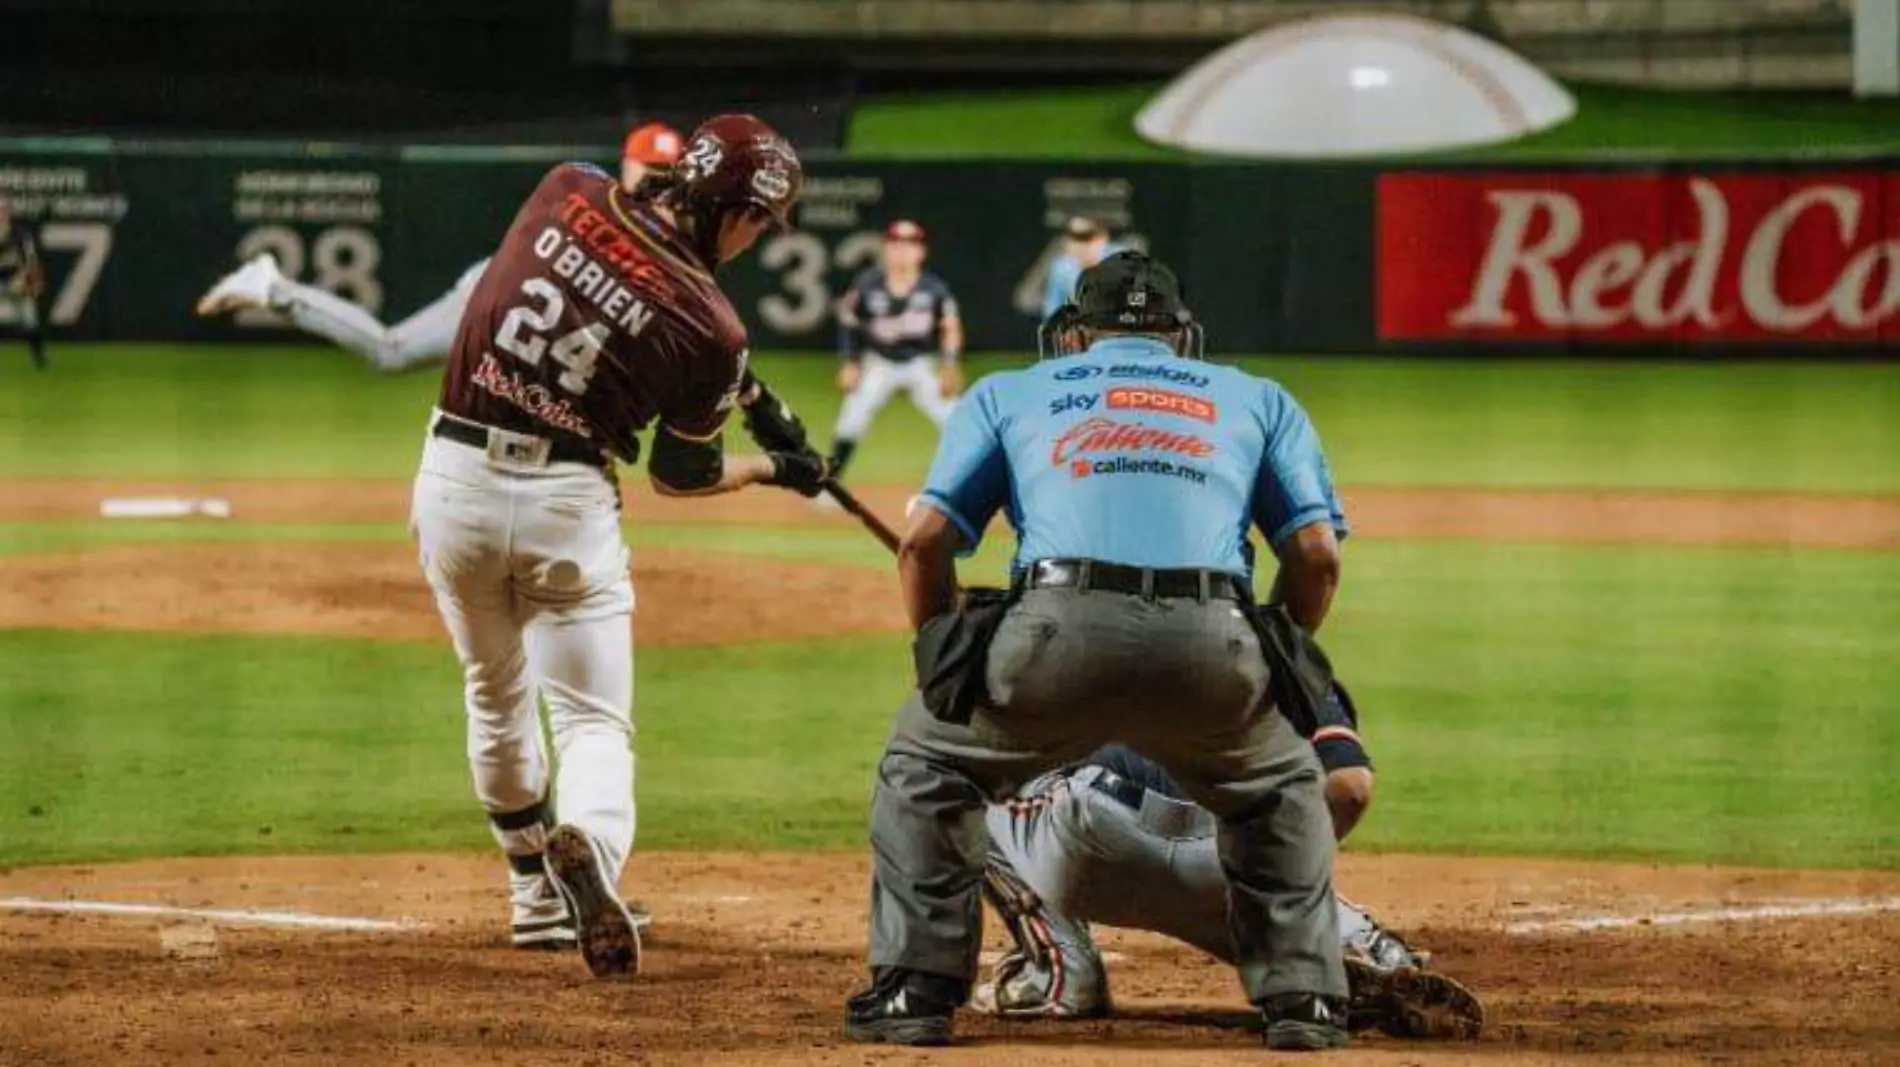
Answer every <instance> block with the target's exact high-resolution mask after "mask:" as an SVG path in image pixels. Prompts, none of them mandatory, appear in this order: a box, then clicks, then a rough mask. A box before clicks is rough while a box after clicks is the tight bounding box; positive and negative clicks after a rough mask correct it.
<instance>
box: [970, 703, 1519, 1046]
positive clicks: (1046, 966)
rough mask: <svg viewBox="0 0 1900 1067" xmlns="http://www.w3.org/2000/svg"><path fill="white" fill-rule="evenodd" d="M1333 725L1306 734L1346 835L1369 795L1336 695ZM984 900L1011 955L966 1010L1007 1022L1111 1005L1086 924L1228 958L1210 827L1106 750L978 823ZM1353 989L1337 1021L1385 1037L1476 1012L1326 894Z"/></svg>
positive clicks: (1127, 755)
mask: <svg viewBox="0 0 1900 1067" xmlns="http://www.w3.org/2000/svg"><path fill="white" fill-rule="evenodd" d="M1332 707H1333V712H1334V713H1333V716H1332V717H1331V720H1330V721H1328V722H1327V723H1325V724H1324V725H1322V726H1321V727H1320V728H1319V729H1318V730H1317V731H1315V732H1314V733H1313V735H1312V737H1311V738H1310V740H1312V742H1313V748H1314V751H1315V753H1316V754H1317V755H1318V756H1319V761H1320V766H1321V767H1323V768H1324V769H1325V771H1326V802H1327V807H1328V809H1329V811H1330V812H1331V815H1332V823H1333V834H1334V836H1335V837H1336V838H1337V839H1338V840H1340V841H1344V840H1345V839H1346V835H1347V834H1349V833H1351V832H1352V829H1353V827H1354V826H1355V825H1356V824H1357V823H1358V821H1359V818H1360V817H1361V816H1362V815H1363V814H1364V813H1365V810H1366V808H1367V806H1368V805H1369V804H1370V803H1371V799H1372V761H1371V758H1370V757H1369V756H1368V755H1367V754H1366V750H1365V748H1364V746H1363V745H1362V744H1361V742H1360V739H1359V735H1358V733H1357V729H1356V727H1357V725H1358V713H1357V711H1356V709H1355V708H1354V706H1353V703H1352V699H1351V698H1350V697H1349V696H1347V695H1346V691H1345V690H1344V689H1343V688H1336V689H1335V698H1334V701H1333V704H1332ZM987 821H988V824H989V831H990V856H989V862H988V865H987V867H986V869H985V872H984V895H985V896H986V897H987V898H988V899H989V901H990V904H991V905H992V906H993V907H994V908H995V909H996V912H997V914H998V915H999V916H1001V917H1002V919H1003V923H1004V926H1005V927H1006V928H1007V929H1008V930H1009V933H1010V936H1011V938H1012V939H1013V940H1014V941H1015V943H1016V947H1015V948H1014V949H1013V950H1012V951H1010V952H1009V953H1007V954H1006V955H1005V956H1004V957H1003V958H1002V959H1001V960H1000V961H999V962H998V963H997V964H996V966H995V968H994V969H993V970H992V972H991V976H990V980H989V981H987V982H985V983H983V984H982V985H980V986H978V987H977V989H976V992H975V994H974V995H973V996H972V998H971V1006H972V1007H974V1008H976V1009H977V1010H979V1011H984V1012H989V1013H992V1014H996V1015H1001V1016H1004V1017H1008V1018H1058V1019H1080V1018H1095V1017H1099V1016H1103V1015H1107V1014H1108V1013H1109V1011H1110V998H1109V991H1108V979H1107V975H1106V973H1105V972H1104V970H1103V967H1102V958H1101V954H1100V953H1099V952H1098V951H1097V950H1096V948H1095V944H1094V942H1093V940H1092V939H1091V938H1090V936H1089V923H1091V922H1097V923H1102V924H1103V925H1108V926H1123V927H1130V928H1134V929H1141V930H1148V931H1151V932H1154V933H1159V934H1165V935H1167V936H1169V937H1173V938H1176V939H1178V940H1180V941H1184V942H1186V943H1187V944H1190V945H1193V946H1194V947H1196V948H1199V949H1201V950H1202V951H1204V952H1207V953H1208V954H1210V955H1212V956H1215V957H1217V958H1219V959H1222V960H1226V961H1228V962H1232V961H1233V959H1234V948H1233V943H1232V935H1231V934H1230V933H1229V930H1228V925H1227V892H1226V889H1227V883H1226V877H1225V875H1223V874H1222V872H1221V864H1220V856H1219V853H1218V851H1217V849H1216V843H1215V830H1216V823H1215V820H1214V817H1213V816H1212V815H1211V814H1209V813H1208V812H1207V811H1206V810H1205V809H1203V808H1201V807H1199V806H1197V805H1195V804H1193V803H1192V802H1190V801H1188V800H1187V799H1185V795H1184V794H1183V792H1182V790H1181V787H1180V786H1179V785H1178V784H1176V783H1175V781H1174V779H1173V778H1171V777H1170V776H1169V775H1168V773H1167V772H1166V771H1165V770H1163V769H1162V768H1161V767H1160V766H1159V765H1158V764H1156V763H1155V762H1154V761H1152V760H1149V759H1146V758H1144V757H1142V756H1141V755H1139V754H1138V753H1136V752H1134V751H1132V750H1130V749H1127V748H1124V747H1121V746H1110V747H1107V748H1104V749H1101V750H1100V751H1098V752H1096V753H1095V754H1093V755H1092V756H1090V757H1089V758H1088V759H1087V760H1086V761H1085V762H1084V763H1083V764H1082V765H1081V766H1079V767H1075V768H1072V769H1069V770H1065V771H1060V772H1057V773H1054V774H1050V775H1046V776H1044V777H1042V778H1039V779H1037V780H1036V781H1034V782H1031V783H1030V784H1029V785H1028V786H1027V787H1025V788H1024V789H1023V790H1022V791H1021V792H1020V793H1018V794H1017V795H1016V797H1014V798H1013V799H1012V800H1010V801H1008V802H1006V803H1003V804H997V805H993V806H992V807H991V808H990V810H989V814H988V820H987ZM1334 908H1335V911H1336V912H1337V913H1338V917H1339V939H1340V946H1341V948H1342V950H1343V951H1344V953H1345V957H1346V960H1347V972H1346V973H1347V979H1348V984H1349V986H1350V988H1351V995H1350V1002H1349V1009H1348V1025H1349V1027H1350V1028H1352V1029H1371V1028H1375V1027H1376V1028H1378V1029H1380V1030H1382V1031H1384V1032H1385V1033H1388V1034H1390V1035H1392V1036H1395V1037H1410V1038H1458V1037H1475V1036H1477V1034H1478V1032H1479V1031H1480V1030H1481V1029H1482V1028H1483V1025H1484V1009H1483V1006H1482V1005H1481V1004H1480V1003H1479V1002H1478V1000H1477V998H1476V997H1474V996H1473V995H1472V994H1471V992H1470V991H1469V990H1467V989H1466V988H1465V987H1464V986H1463V985H1461V984H1459V983H1458V982H1456V981H1454V980H1453V979H1451V978H1448V977H1446V976H1444V975H1442V974H1439V973H1437V972H1435V971H1430V970H1428V968H1427V957H1426V956H1425V955H1424V954H1423V953H1420V952H1417V951H1415V950H1413V949H1412V948H1411V946H1409V945H1407V944H1406V943H1405V942H1404V941H1403V940H1402V939H1400V938H1399V937H1398V936H1397V935H1395V934H1392V933H1390V932H1388V931H1386V930H1384V929H1382V928H1380V926H1379V924H1378V923H1377V922H1376V921H1374V920H1373V918H1372V916H1371V915H1370V914H1369V913H1368V912H1367V911H1366V909H1364V908H1362V907H1360V906H1359V905H1357V904H1354V903H1352V902H1351V901H1349V900H1347V899H1346V898H1345V897H1343V896H1340V895H1339V894H1338V893H1335V894H1334Z"/></svg>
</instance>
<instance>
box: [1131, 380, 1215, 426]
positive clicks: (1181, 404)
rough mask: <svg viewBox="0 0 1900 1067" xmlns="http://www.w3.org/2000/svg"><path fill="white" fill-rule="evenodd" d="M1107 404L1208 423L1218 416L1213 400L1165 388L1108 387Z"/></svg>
mask: <svg viewBox="0 0 1900 1067" xmlns="http://www.w3.org/2000/svg"><path fill="white" fill-rule="evenodd" d="M1108 406H1109V408H1110V409H1111V410H1115V411H1154V412H1159V413H1161V414H1163V415H1182V416H1185V417H1187V418H1190V419H1199V420H1200V421H1202V422H1209V423H1211V422H1213V421H1215V420H1216V419H1218V418H1219V417H1220V409H1219V408H1218V407H1216V406H1215V404H1214V402H1213V401H1211V400H1203V399H1201V398H1200V397H1198V396H1190V395H1189V394H1187V393H1176V392H1172V391H1170V390H1167V389H1141V388H1120V389H1110V390H1109V391H1108Z"/></svg>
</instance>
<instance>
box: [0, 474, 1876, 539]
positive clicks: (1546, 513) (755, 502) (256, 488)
mask: <svg viewBox="0 0 1900 1067" xmlns="http://www.w3.org/2000/svg"><path fill="white" fill-rule="evenodd" d="M910 492H911V491H910V490H907V489H903V488H894V487H889V486H874V487H870V488H866V489H864V490H863V491H862V493H861V495H862V496H863V497H864V499H865V500H866V502H867V503H869V504H870V505H871V506H872V507H873V508H874V509H875V510H876V511H878V512H879V513H880V514H881V515H883V516H884V517H885V518H886V519H887V520H888V521H892V522H897V521H899V520H900V519H901V517H902V515H903V512H904V505H905V502H906V501H907V500H908V498H909V496H910ZM624 495H625V497H626V500H627V515H628V517H629V518H631V519H633V520H634V521H636V522H654V523H714V524H719V523H735V524H747V525H787V526H790V525H797V526H810V525H834V526H841V527H848V526H850V525H852V524H853V523H854V520H852V519H851V518H849V517H847V516H844V515H841V514H838V513H836V512H824V511H820V510H817V509H815V508H813V507H812V506H811V504H810V503H809V502H807V501H805V500H802V499H800V498H798V497H796V496H793V495H791V494H789V493H783V492H766V491H759V492H747V493H736V494H733V495H731V496H725V497H718V498H714V499H710V500H680V499H668V498H663V497H657V496H654V495H653V494H652V493H651V492H649V491H647V489H646V488H645V486H644V485H642V484H639V483H637V482H634V481H632V480H630V481H629V483H628V485H627V486H626V487H625V493H624ZM1344 495H1345V499H1346V509H1347V512H1348V513H1349V514H1350V515H1351V516H1352V520H1353V527H1354V530H1355V531H1356V533H1357V535H1358V536H1361V537H1373V538H1387V537H1390V538H1400V537H1405V538H1460V539H1474V540H1486V541H1521V542H1572V543H1600V544H1619V543H1657V544H1678V545H1773V546H1790V547H1795V546H1800V547H1817V548H1886V549H1893V548H1900V497H1891V496H1849V495H1831V494H1810V493H1717V492H1680V491H1624V490H1619V491H1597V490H1496V489H1456V488H1444V489H1414V488H1380V487H1370V486H1369V487H1355V488H1349V489H1347V490H1346V491H1345V494H1344ZM112 497H183V498H216V499H220V500H224V501H226V502H228V503H229V504H230V506H231V513H232V519H233V520H235V521H241V522H265V523H351V522H387V523H401V522H404V521H406V519H407V516H408V508H409V487H408V485H407V484H406V483H403V482H393V481H336V480H305V481H269V482H267V481H237V482H194V483H176V482H163V483H161V482H115V481H101V480H70V481H69V480H62V479H50V478H13V479H0V521H5V522H34V521H49V520H69V519H85V518H97V517H98V515H99V505H100V502H101V501H102V500H105V499H108V498H112Z"/></svg>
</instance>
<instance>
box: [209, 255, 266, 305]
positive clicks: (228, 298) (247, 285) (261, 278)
mask: <svg viewBox="0 0 1900 1067" xmlns="http://www.w3.org/2000/svg"><path fill="white" fill-rule="evenodd" d="M282 277H283V273H282V272H281V271H279V270H278V269H277V258H276V257H275V256H273V255H271V254H270V253H269V252H265V253H262V254H261V255H256V256H252V257H251V258H250V259H249V260H248V261H246V262H245V264H244V265H243V266H242V267H239V268H238V269H236V270H234V271H232V272H231V273H229V274H227V275H225V276H224V277H222V278H219V279H218V284H216V285H214V286H212V287H211V288H210V289H209V290H207V291H206V292H205V295H203V296H201V297H199V298H198V308H197V310H198V314H200V315H202V316H205V317H207V318H208V317H210V316H213V315H222V314H225V313H226V312H230V311H245V310H248V309H251V308H262V307H269V306H270V290H271V285H272V283H274V282H276V281H277V280H278V279H280V278H282Z"/></svg>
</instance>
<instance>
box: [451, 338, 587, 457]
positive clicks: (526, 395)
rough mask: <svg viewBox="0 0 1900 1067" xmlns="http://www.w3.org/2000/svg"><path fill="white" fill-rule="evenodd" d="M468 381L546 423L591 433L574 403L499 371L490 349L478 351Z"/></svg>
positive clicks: (584, 433)
mask: <svg viewBox="0 0 1900 1067" xmlns="http://www.w3.org/2000/svg"><path fill="white" fill-rule="evenodd" d="M471 380H472V381H473V382H474V384H475V386H476V387H477V388H479V389H481V390H482V391H484V392H486V393H488V394H489V395H490V396H494V397H497V398H499V399H502V400H506V401H507V402H508V403H510V404H513V405H514V406H515V407H518V408H520V409H521V410H522V411H525V412H527V413H528V414H529V415H532V416H534V417H535V418H537V419H539V420H541V421H542V422H545V423H547V424H548V425H549V426H555V427H558V428H560V429H563V430H566V431H567V432H568V433H571V434H574V435H576V436H579V437H592V436H593V435H594V432H593V430H592V429H591V428H589V427H588V425H587V420H586V419H583V418H581V416H580V415H579V414H578V413H577V412H575V410H574V405H573V404H571V403H569V402H568V400H567V398H565V397H556V396H555V395H554V394H553V393H552V392H550V391H549V390H548V388H547V386H544V385H539V384H537V383H534V382H529V381H524V380H523V379H522V378H521V376H520V375H518V374H514V373H512V372H510V371H505V370H503V369H502V368H501V362H500V361H499V360H497V359H496V358H495V354H494V353H493V352H485V353H483V354H482V362H481V365H480V366H478V367H476V368H475V375H474V377H473V378H472V379H471Z"/></svg>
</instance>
